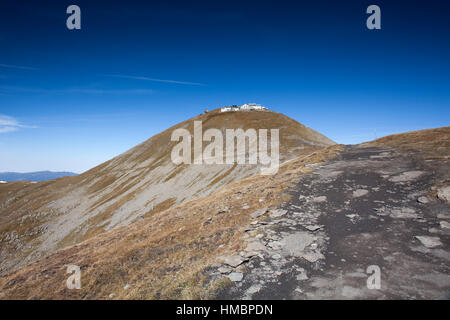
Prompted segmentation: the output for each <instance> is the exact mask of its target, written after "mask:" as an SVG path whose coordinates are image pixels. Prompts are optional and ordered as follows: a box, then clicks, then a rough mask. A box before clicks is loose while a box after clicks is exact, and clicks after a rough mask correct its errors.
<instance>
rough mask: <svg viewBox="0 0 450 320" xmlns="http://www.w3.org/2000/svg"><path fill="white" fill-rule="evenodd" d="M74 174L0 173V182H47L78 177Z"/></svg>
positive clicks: (38, 172)
mask: <svg viewBox="0 0 450 320" xmlns="http://www.w3.org/2000/svg"><path fill="white" fill-rule="evenodd" d="M76 175H77V174H76V173H73V172H53V171H37V172H25V173H21V172H0V181H47V180H52V179H56V178H61V177H66V176H76Z"/></svg>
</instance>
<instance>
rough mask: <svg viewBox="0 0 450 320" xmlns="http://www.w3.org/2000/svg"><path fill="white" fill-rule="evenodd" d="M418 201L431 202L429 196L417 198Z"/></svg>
mask: <svg viewBox="0 0 450 320" xmlns="http://www.w3.org/2000/svg"><path fill="white" fill-rule="evenodd" d="M417 202H419V203H423V204H426V203H429V202H430V199H428V197H419V198H417Z"/></svg>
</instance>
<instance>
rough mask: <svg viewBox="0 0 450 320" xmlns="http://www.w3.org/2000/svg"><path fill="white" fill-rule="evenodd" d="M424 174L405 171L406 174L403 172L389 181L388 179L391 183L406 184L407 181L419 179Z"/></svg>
mask: <svg viewBox="0 0 450 320" xmlns="http://www.w3.org/2000/svg"><path fill="white" fill-rule="evenodd" d="M424 173H425V172H423V171H407V172H403V173H402V174H399V175H397V176H395V177H392V178H391V179H389V181H391V182H408V181H411V180H415V179H417V178H419V177H420V176H421V175H423V174H424Z"/></svg>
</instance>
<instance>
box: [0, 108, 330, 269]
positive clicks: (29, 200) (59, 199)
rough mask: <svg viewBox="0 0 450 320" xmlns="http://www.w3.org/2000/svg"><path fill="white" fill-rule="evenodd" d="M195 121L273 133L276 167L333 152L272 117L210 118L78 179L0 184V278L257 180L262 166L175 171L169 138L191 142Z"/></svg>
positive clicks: (326, 142) (321, 140)
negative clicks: (185, 136) (185, 134)
mask: <svg viewBox="0 0 450 320" xmlns="http://www.w3.org/2000/svg"><path fill="white" fill-rule="evenodd" d="M196 121H201V123H202V127H203V132H206V131H207V130H208V129H216V130H218V131H219V132H225V131H226V129H243V130H247V129H255V130H259V129H279V140H280V148H279V158H280V162H281V163H283V162H286V161H289V160H290V159H293V158H295V157H298V156H302V155H308V154H311V153H314V152H316V151H318V150H321V149H323V148H324V147H327V146H330V145H334V142H333V141H331V140H330V139H328V138H326V137H325V136H323V135H322V134H320V133H318V132H316V131H314V130H312V129H310V128H308V127H306V126H304V125H302V124H300V123H298V122H297V121H295V120H293V119H290V118H289V117H287V116H285V115H282V114H279V113H276V112H272V111H249V112H244V111H239V112H220V110H213V111H211V112H208V113H206V114H202V115H199V116H196V117H194V118H191V119H189V120H186V121H184V122H182V123H180V124H177V125H175V126H173V127H171V128H169V129H167V130H165V131H163V132H161V133H159V134H157V135H155V136H153V137H151V138H150V139H148V140H147V141H145V142H143V143H141V144H139V145H137V146H136V147H134V148H132V149H130V150H129V151H127V152H125V153H123V154H121V155H119V156H117V157H115V158H113V159H111V160H109V161H107V162H105V163H103V164H101V165H99V166H97V167H95V168H93V169H91V170H89V171H87V172H85V173H83V174H80V175H77V176H73V177H64V178H60V179H56V180H52V181H46V182H39V183H35V184H31V183H27V182H11V183H8V184H1V185H0V239H2V241H3V242H2V251H1V257H2V259H1V262H0V272H5V271H8V270H11V269H12V268H18V267H19V266H21V265H23V264H25V263H27V262H30V261H33V260H36V259H38V258H41V257H44V256H46V255H48V254H49V253H52V252H54V251H56V250H58V249H61V248H64V247H67V246H69V245H74V244H77V243H80V242H81V241H83V240H86V239H89V238H91V237H93V236H96V235H99V234H101V233H104V232H105V231H108V230H112V229H114V228H117V227H121V226H127V225H129V224H131V223H132V222H135V221H138V220H141V219H145V218H148V217H151V216H153V215H156V214H158V213H159V212H162V211H164V210H166V209H168V208H172V207H175V206H178V205H182V204H184V203H186V202H188V201H190V200H193V199H198V198H201V197H205V196H207V195H210V194H211V193H213V192H214V191H216V190H218V189H220V188H222V187H224V186H226V185H228V184H230V183H233V182H236V181H239V180H242V179H244V178H246V177H250V176H252V175H254V174H257V173H260V170H261V168H262V167H264V166H262V165H260V164H210V165H195V164H194V165H188V164H174V162H173V161H172V157H171V154H172V150H173V148H174V147H175V146H176V145H178V142H176V141H171V136H172V133H173V132H174V131H175V130H176V129H186V130H188V131H189V132H190V133H191V134H192V133H193V132H194V123H195V122H196ZM206 145H207V143H203V147H205V146H206ZM191 148H192V149H194V146H191ZM236 148H237V146H235V149H236ZM235 151H236V150H235Z"/></svg>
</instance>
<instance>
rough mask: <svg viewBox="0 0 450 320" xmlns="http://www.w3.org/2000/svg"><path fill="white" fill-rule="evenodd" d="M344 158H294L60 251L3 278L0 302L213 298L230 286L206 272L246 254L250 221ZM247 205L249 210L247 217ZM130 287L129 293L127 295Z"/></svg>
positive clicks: (329, 153)
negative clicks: (75, 273)
mask: <svg viewBox="0 0 450 320" xmlns="http://www.w3.org/2000/svg"><path fill="white" fill-rule="evenodd" d="M340 150H342V146H337V145H336V146H332V147H328V148H326V149H323V150H320V151H315V152H313V153H312V154H310V155H308V156H305V157H299V158H295V159H294V160H291V161H289V162H288V163H285V164H284V165H282V166H281V167H280V170H279V171H278V173H277V174H276V175H273V176H263V175H255V176H251V177H249V178H246V179H244V180H241V181H239V182H236V183H232V184H230V185H227V186H225V187H223V188H222V189H220V190H218V191H217V192H215V193H213V194H211V195H210V196H207V197H204V198H201V199H197V200H193V201H190V202H188V203H185V204H183V205H180V206H176V207H172V208H169V209H167V210H164V211H159V212H155V213H152V214H151V215H149V216H148V217H147V218H145V219H144V220H142V221H139V222H136V223H133V224H132V225H129V226H127V227H121V228H118V229H115V230H112V231H110V232H105V233H101V234H99V235H97V236H95V237H93V238H91V239H88V240H87V241H84V242H82V243H79V244H77V245H75V246H72V247H68V248H66V249H62V250H59V251H58V252H56V253H54V254H52V255H50V256H48V257H46V258H44V259H41V260H39V261H37V262H34V263H31V264H29V265H27V266H25V267H24V268H22V269H20V270H18V271H15V272H12V273H10V274H8V275H6V276H4V277H2V278H0V292H1V293H0V296H1V298H4V299H10V298H14V299H104V298H107V297H108V295H109V294H110V293H114V294H115V295H116V298H118V299H131V298H133V299H194V298H196V299H207V298H212V297H214V294H215V292H216V291H217V290H218V289H219V288H221V287H223V286H226V285H228V284H229V281H228V280H226V279H222V280H219V281H216V282H212V283H211V282H209V281H208V278H207V277H206V276H205V270H206V269H207V268H208V267H209V266H210V265H211V264H212V263H214V262H216V260H217V257H219V256H221V255H224V254H230V253H231V252H232V251H238V250H239V249H241V248H243V247H245V245H246V244H245V243H244V242H243V241H242V239H241V235H242V233H243V229H244V228H245V227H246V226H248V224H249V222H250V213H252V212H254V210H256V209H258V208H261V207H266V206H277V205H279V204H280V203H281V202H283V201H285V200H287V198H288V195H287V194H286V193H285V191H286V190H287V189H288V188H289V187H290V186H292V185H293V184H295V183H297V182H298V180H299V179H300V177H301V175H302V174H303V173H306V172H309V170H310V169H309V168H307V167H305V164H308V163H317V162H321V161H325V160H327V159H330V158H333V157H335V156H336V155H337V154H338V153H339V152H340ZM259 199H263V200H264V201H263V202H260V201H259ZM243 203H246V204H247V205H248V206H249V207H250V209H246V210H244V209H243V208H242V206H243ZM225 207H227V208H228V211H226V210H224V209H225ZM223 211H226V212H223ZM209 219H210V220H209ZM67 264H76V265H79V266H80V267H81V269H82V289H81V290H68V289H67V288H66V287H65V281H66V279H67V277H68V275H67V274H66V267H65V266H66V265H67ZM126 283H129V284H130V285H131V288H130V289H129V290H124V289H123V286H124V285H125V284H126Z"/></svg>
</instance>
